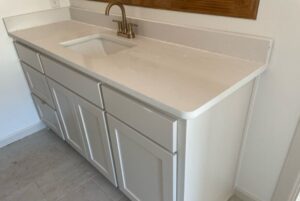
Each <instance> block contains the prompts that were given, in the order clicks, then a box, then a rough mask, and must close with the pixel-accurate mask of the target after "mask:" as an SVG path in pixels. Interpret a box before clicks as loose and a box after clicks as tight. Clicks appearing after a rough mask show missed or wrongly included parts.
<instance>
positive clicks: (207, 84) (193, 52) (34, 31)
mask: <svg viewBox="0 0 300 201" xmlns="http://www.w3.org/2000/svg"><path fill="white" fill-rule="evenodd" d="M99 33H100V34H105V35H109V36H115V32H114V31H113V32H112V31H110V30H107V29H105V28H101V27H97V26H94V25H89V24H85V23H81V22H77V21H72V20H70V21H63V22H58V23H54V24H49V25H43V26H39V27H34V28H29V29H25V30H20V31H15V32H12V33H10V35H11V36H12V37H14V38H15V39H17V40H18V41H20V42H23V43H25V44H28V45H30V46H32V47H34V48H35V49H37V50H38V51H40V52H42V53H44V54H48V55H49V56H51V57H53V58H55V59H57V60H59V61H61V62H64V63H66V64H68V65H71V66H72V67H73V68H75V69H77V70H79V71H82V72H84V73H85V74H87V75H89V76H91V77H93V78H96V79H99V80H100V81H102V82H103V83H107V84H109V85H111V86H113V87H115V88H117V89H120V90H122V91H124V92H125V93H127V94H129V95H131V96H133V97H135V98H137V99H139V100H141V101H144V102H146V103H148V104H150V105H152V106H154V107H157V108H158V109H161V110H164V111H166V112H167V113H170V114H172V115H174V116H176V117H178V118H183V119H189V118H194V117H196V116H198V115H199V114H201V113H202V112H203V111H205V110H207V109H208V108H210V107H212V106H213V105H214V104H216V103H217V102H219V101H221V100H222V99H223V98H225V97H226V96H227V95H229V94H231V93H233V92H234V91H235V90H237V89H238V88H240V87H242V86H243V85H245V84H246V83H247V82H249V81H250V80H252V79H254V78H255V77H256V76H258V75H259V74H261V73H262V72H263V71H264V70H265V69H266V64H264V63H257V62H252V61H247V60H244V59H240V58H235V57H229V56H225V55H221V54H215V53H212V52H207V51H203V50H199V49H195V48H189V47H186V46H182V45H176V44H170V43H165V42H162V41H158V40H153V39H149V38H145V37H139V36H138V37H137V38H135V39H133V40H132V39H121V38H120V39H121V40H125V41H130V42H131V43H134V44H135V46H134V47H133V48H129V49H126V50H124V51H121V52H118V53H116V54H112V55H109V56H97V57H88V56H84V55H81V54H79V53H76V52H74V51H72V50H69V49H67V48H65V47H63V46H62V45H60V43H62V42H65V41H68V40H72V39H75V38H79V37H83V36H88V35H91V34H99ZM183 37H184V36H183Z"/></svg>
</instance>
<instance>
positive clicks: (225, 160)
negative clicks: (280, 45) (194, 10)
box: [5, 8, 272, 201]
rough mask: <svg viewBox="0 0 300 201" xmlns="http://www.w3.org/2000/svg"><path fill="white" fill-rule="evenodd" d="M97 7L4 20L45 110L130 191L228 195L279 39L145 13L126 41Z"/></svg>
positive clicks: (141, 200)
mask: <svg viewBox="0 0 300 201" xmlns="http://www.w3.org/2000/svg"><path fill="white" fill-rule="evenodd" d="M55 12H57V13H56V15H55V16H56V17H54V18H55V20H54V21H51V20H50V21H49V18H52V17H53V16H54V14H53V13H55ZM63 12H69V13H71V15H64V14H62V13H63ZM45 13H46V14H45ZM36 15H43V16H40V17H41V21H43V20H42V19H44V18H45V19H47V20H45V21H47V22H46V23H40V22H39V24H35V25H32V24H31V25H30V26H29V24H28V23H27V22H25V21H26V19H27V21H28V19H29V18H30V17H31V16H34V17H36ZM58 15H61V16H67V17H66V18H68V16H71V17H70V19H66V18H65V17H64V18H63V19H61V20H58V18H57V16H58ZM45 16H46V17H45ZM83 16H85V17H83ZM94 17H97V19H98V18H99V19H100V18H101V20H102V22H103V21H105V20H104V18H105V16H104V15H101V14H98V13H97V14H96V13H89V12H88V11H82V10H76V9H73V10H72V8H71V9H61V10H57V11H48V14H47V11H45V12H44V13H43V14H41V13H35V14H31V15H27V16H25V17H23V18H22V16H18V17H17V18H8V19H5V23H6V26H7V29H8V32H9V35H10V36H11V37H12V38H13V39H14V44H15V47H16V50H17V53H18V56H19V59H20V62H21V65H22V68H23V70H24V74H25V76H26V79H27V81H28V85H29V87H30V89H31V92H32V98H33V100H34V103H35V105H36V108H37V111H38V113H39V115H40V118H41V120H43V121H44V123H45V124H46V125H47V126H48V127H49V128H50V129H52V130H53V131H54V132H55V133H56V134H57V135H58V136H59V137H60V138H61V139H62V140H65V141H66V142H67V143H68V144H69V145H70V146H72V147H73V148H74V149H75V150H76V151H78V153H80V154H81V155H82V156H83V157H84V158H86V159H87V160H88V161H89V162H90V163H91V164H92V165H93V166H94V167H95V168H96V169H98V170H99V172H100V173H102V174H103V175H104V176H105V177H106V178H107V179H108V180H110V182H111V183H112V184H114V185H115V187H116V188H120V190H121V191H122V192H123V193H124V194H125V195H126V196H127V197H128V198H129V199H130V200H133V201H226V200H227V199H228V198H229V197H230V196H231V195H232V194H233V193H234V187H235V177H236V173H237V169H238V161H239V156H240V150H241V146H242V142H243V136H244V134H245V133H246V131H247V122H248V119H249V117H250V114H251V105H252V104H253V101H254V98H255V90H256V88H257V86H258V82H257V81H256V80H257V78H258V77H259V75H260V74H261V73H263V72H264V71H265V69H266V67H267V64H268V59H269V55H270V51H271V45H272V40H270V39H266V38H263V37H256V36H243V35H239V34H231V33H224V32H217V31H212V30H200V29H199V30H192V29H187V30H185V29H186V28H183V27H173V26H171V25H164V24H155V23H152V22H151V23H150V22H145V21H138V20H135V21H134V22H135V23H136V24H138V25H139V26H140V27H141V30H140V35H138V36H137V37H136V39H123V38H119V37H117V36H116V35H115V31H112V30H110V29H109V28H112V27H107V26H106V24H108V23H104V22H103V24H102V25H101V24H95V23H94V24H93V23H92V22H93V21H95V20H93V19H94ZM54 18H53V19H54ZM24 20H25V21H24ZM101 20H100V21H101ZM110 20H111V19H110V18H109V21H110ZM18 21H19V22H22V23H23V25H19V23H17V22H18ZM22 23H21V24H22ZM97 23H98V22H97ZM99 23H101V22H99ZM16 24H18V26H16ZM25 24H26V25H25ZM36 25H39V26H36ZM147 26H153V27H152V28H153V29H151V30H153V31H152V32H151V31H150V33H148V32H147V30H150V29H147ZM12 27H18V28H15V29H14V28H12ZM20 27H21V28H20ZM161 27H165V30H168V31H170V30H171V31H172V32H173V36H172V37H169V36H168V37H169V39H166V38H167V37H166V33H165V32H164V29H161ZM166 27H167V28H166ZM155 30H156V32H155ZM158 30H160V31H158ZM182 31H185V33H186V34H187V35H186V36H187V38H186V39H182V38H181V37H180V35H181V34H182ZM195 33H197V34H195ZM189 35H190V36H193V37H194V38H191V37H189ZM198 37H202V39H201V40H203V41H200V43H198ZM164 38H165V40H164ZM209 38H210V40H207V39H209ZM170 40H173V41H170ZM176 41H177V43H175V42H176ZM221 43H222V44H224V45H222V47H220V45H218V44H221ZM194 45H199V46H202V48H201V47H196V46H194Z"/></svg>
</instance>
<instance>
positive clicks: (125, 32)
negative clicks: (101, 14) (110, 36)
mask: <svg viewBox="0 0 300 201" xmlns="http://www.w3.org/2000/svg"><path fill="white" fill-rule="evenodd" d="M113 6H118V7H119V8H120V9H121V12H122V21H119V20H113V22H116V23H118V32H117V34H118V36H122V37H126V38H134V37H135V34H134V31H133V27H137V25H136V24H133V23H127V18H126V12H125V7H124V5H123V4H122V3H121V2H119V1H116V0H112V1H111V2H109V3H108V5H107V7H106V9H105V15H109V12H110V9H111V8H112V7H113Z"/></svg>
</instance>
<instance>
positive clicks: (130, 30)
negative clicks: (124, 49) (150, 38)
mask: <svg viewBox="0 0 300 201" xmlns="http://www.w3.org/2000/svg"><path fill="white" fill-rule="evenodd" d="M127 27H128V29H127V30H128V33H127V35H128V37H129V38H135V33H134V31H133V27H138V25H137V24H134V23H128V25H127Z"/></svg>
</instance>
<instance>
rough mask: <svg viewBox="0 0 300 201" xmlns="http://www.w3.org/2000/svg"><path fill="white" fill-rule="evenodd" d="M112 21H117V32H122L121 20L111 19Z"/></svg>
mask: <svg viewBox="0 0 300 201" xmlns="http://www.w3.org/2000/svg"><path fill="white" fill-rule="evenodd" d="M113 22H115V23H118V32H119V33H120V32H122V29H123V28H122V21H120V20H113Z"/></svg>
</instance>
